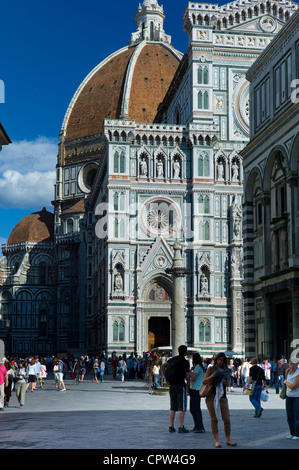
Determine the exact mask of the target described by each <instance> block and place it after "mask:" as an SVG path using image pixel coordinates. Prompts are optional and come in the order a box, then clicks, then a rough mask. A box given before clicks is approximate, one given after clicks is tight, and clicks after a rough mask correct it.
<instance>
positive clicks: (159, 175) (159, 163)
mask: <svg viewBox="0 0 299 470" xmlns="http://www.w3.org/2000/svg"><path fill="white" fill-rule="evenodd" d="M163 176H164V168H163V162H162V160H160V159H159V160H158V161H157V178H163Z"/></svg>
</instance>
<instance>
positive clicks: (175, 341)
mask: <svg viewBox="0 0 299 470" xmlns="http://www.w3.org/2000/svg"><path fill="white" fill-rule="evenodd" d="M188 272H189V270H188V269H187V268H185V266H184V259H183V254H182V246H181V244H180V242H179V241H176V242H175V244H174V258H173V264H172V267H171V268H168V269H166V273H167V274H171V275H172V278H173V294H172V313H171V315H172V318H171V340H172V355H173V356H177V355H178V348H179V346H181V345H182V344H185V343H186V338H185V329H186V319H185V289H184V283H185V276H186V275H187V274H188Z"/></svg>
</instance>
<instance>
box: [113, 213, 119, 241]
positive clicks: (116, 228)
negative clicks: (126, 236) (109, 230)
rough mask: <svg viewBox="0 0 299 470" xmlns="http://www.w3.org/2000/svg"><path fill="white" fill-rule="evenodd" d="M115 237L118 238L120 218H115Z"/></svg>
mask: <svg viewBox="0 0 299 470" xmlns="http://www.w3.org/2000/svg"><path fill="white" fill-rule="evenodd" d="M114 237H115V238H118V218H117V217H116V218H115V219H114Z"/></svg>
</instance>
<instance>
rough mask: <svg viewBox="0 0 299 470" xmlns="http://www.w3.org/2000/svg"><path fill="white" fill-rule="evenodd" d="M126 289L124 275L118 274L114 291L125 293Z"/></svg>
mask: <svg viewBox="0 0 299 470" xmlns="http://www.w3.org/2000/svg"><path fill="white" fill-rule="evenodd" d="M123 288H124V282H123V278H122V275H121V274H120V273H117V274H116V275H115V278H114V289H115V290H116V291H123Z"/></svg>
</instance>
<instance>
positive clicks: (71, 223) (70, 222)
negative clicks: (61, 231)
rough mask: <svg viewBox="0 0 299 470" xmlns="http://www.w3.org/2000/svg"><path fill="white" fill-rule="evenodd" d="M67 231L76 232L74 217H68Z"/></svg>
mask: <svg viewBox="0 0 299 470" xmlns="http://www.w3.org/2000/svg"><path fill="white" fill-rule="evenodd" d="M66 232H67V233H73V232H74V221H73V219H68V220H67V223H66Z"/></svg>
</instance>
